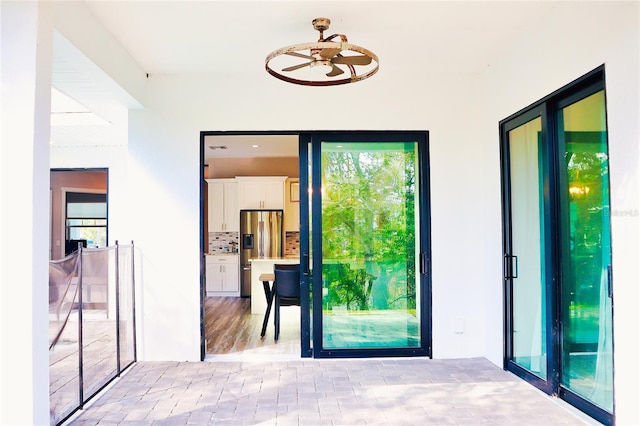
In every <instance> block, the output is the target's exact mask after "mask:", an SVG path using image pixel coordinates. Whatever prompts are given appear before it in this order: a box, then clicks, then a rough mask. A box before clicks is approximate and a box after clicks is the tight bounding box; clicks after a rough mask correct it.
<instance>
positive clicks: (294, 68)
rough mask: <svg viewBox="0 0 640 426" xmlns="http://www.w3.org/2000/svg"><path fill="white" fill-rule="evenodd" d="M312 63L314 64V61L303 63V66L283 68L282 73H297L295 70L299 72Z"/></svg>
mask: <svg viewBox="0 0 640 426" xmlns="http://www.w3.org/2000/svg"><path fill="white" fill-rule="evenodd" d="M311 63H313V61H311V62H305V63H303V64H298V65H294V66H292V67H287V68H282V71H295V70H299V69H300V68H304V67H308V66H309V65H310V64H311Z"/></svg>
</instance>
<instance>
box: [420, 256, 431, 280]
mask: <svg viewBox="0 0 640 426" xmlns="http://www.w3.org/2000/svg"><path fill="white" fill-rule="evenodd" d="M428 270H429V257H428V256H427V253H420V273H421V274H424V275H426V274H427V273H428Z"/></svg>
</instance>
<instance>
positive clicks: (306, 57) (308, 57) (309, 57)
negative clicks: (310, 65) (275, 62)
mask: <svg viewBox="0 0 640 426" xmlns="http://www.w3.org/2000/svg"><path fill="white" fill-rule="evenodd" d="M286 54H287V55H289V56H296V57H298V58H304V59H311V60H314V59H315V58H314V57H313V56H309V55H303V54H302V53H298V52H287V53H286Z"/></svg>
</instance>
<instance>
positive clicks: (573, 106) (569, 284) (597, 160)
mask: <svg viewBox="0 0 640 426" xmlns="http://www.w3.org/2000/svg"><path fill="white" fill-rule="evenodd" d="M580 95H582V96H584V93H582V94H579V96H575V97H573V98H570V99H567V100H566V101H564V102H562V103H561V104H560V105H559V106H560V108H559V109H558V112H557V114H558V117H557V129H558V140H559V147H558V148H559V151H560V154H561V158H560V161H561V170H560V172H561V175H560V182H561V191H560V212H561V220H562V227H561V236H562V239H561V246H560V257H561V259H562V263H561V270H560V273H561V276H562V281H561V286H562V287H561V289H560V292H561V306H562V311H561V317H560V324H561V336H562V341H561V347H562V351H561V357H562V366H561V367H562V368H561V370H562V375H561V384H562V386H563V391H564V389H566V390H567V394H569V392H570V393H572V394H576V395H579V396H580V397H581V398H585V399H587V400H588V401H590V402H592V403H593V404H596V405H597V406H598V407H600V408H602V409H603V410H605V411H607V412H613V346H612V339H611V338H612V320H613V318H612V303H611V296H612V295H611V274H610V272H611V234H610V227H609V219H610V208H609V168H608V158H609V157H608V151H607V124H606V113H605V97H604V90H598V91H597V92H595V93H593V94H589V95H588V96H586V97H581V96H580Z"/></svg>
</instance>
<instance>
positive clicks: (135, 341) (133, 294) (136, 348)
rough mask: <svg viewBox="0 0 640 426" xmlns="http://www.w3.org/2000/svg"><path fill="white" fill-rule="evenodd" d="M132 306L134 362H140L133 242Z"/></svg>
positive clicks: (133, 247)
mask: <svg viewBox="0 0 640 426" xmlns="http://www.w3.org/2000/svg"><path fill="white" fill-rule="evenodd" d="M131 305H132V306H133V361H134V362H137V361H138V338H137V333H136V249H135V246H134V245H133V240H131Z"/></svg>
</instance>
